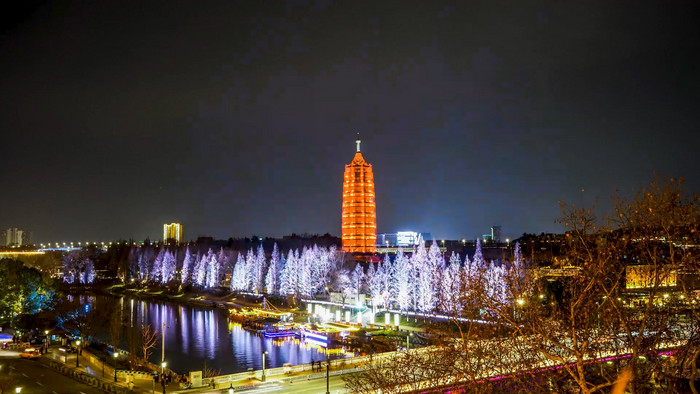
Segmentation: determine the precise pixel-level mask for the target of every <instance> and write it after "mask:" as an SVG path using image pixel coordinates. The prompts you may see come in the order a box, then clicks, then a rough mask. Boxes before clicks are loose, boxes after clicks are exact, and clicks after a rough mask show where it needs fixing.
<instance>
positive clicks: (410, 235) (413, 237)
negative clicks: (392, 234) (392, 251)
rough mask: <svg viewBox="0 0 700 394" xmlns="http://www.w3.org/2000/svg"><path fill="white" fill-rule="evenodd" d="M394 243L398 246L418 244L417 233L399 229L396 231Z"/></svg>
mask: <svg viewBox="0 0 700 394" xmlns="http://www.w3.org/2000/svg"><path fill="white" fill-rule="evenodd" d="M396 244H397V245H398V246H414V245H418V233H417V232H415V231H399V232H398V233H396Z"/></svg>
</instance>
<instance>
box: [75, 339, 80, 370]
mask: <svg viewBox="0 0 700 394" xmlns="http://www.w3.org/2000/svg"><path fill="white" fill-rule="evenodd" d="M78 360H80V340H77V341H75V367H76V368H78V366H79V365H78V362H79V361H78Z"/></svg>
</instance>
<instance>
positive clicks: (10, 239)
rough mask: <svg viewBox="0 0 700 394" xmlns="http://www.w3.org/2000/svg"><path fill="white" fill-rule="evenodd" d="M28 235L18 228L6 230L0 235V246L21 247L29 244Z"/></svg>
mask: <svg viewBox="0 0 700 394" xmlns="http://www.w3.org/2000/svg"><path fill="white" fill-rule="evenodd" d="M29 238H30V237H29V233H28V232H27V231H24V230H20V229H18V228H8V229H7V230H4V231H2V233H0V246H8V247H9V246H21V245H27V244H29V243H30V242H31V240H30V239H29Z"/></svg>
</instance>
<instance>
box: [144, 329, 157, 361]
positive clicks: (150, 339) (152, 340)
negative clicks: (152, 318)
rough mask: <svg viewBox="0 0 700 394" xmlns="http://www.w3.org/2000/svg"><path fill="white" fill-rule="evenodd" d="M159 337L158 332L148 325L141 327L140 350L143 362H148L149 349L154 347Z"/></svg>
mask: <svg viewBox="0 0 700 394" xmlns="http://www.w3.org/2000/svg"><path fill="white" fill-rule="evenodd" d="M159 337H160V336H159V335H158V330H154V329H153V327H151V325H150V324H146V325H141V350H142V352H143V361H144V362H148V358H149V357H150V356H151V349H153V348H154V347H156V344H157V343H158V338H159Z"/></svg>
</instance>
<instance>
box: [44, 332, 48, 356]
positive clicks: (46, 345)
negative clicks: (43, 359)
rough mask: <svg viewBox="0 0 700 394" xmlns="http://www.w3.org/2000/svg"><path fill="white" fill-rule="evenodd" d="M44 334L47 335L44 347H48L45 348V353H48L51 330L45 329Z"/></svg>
mask: <svg viewBox="0 0 700 394" xmlns="http://www.w3.org/2000/svg"><path fill="white" fill-rule="evenodd" d="M44 335H45V336H46V338H44V349H46V350H44V353H48V352H49V330H44Z"/></svg>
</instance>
